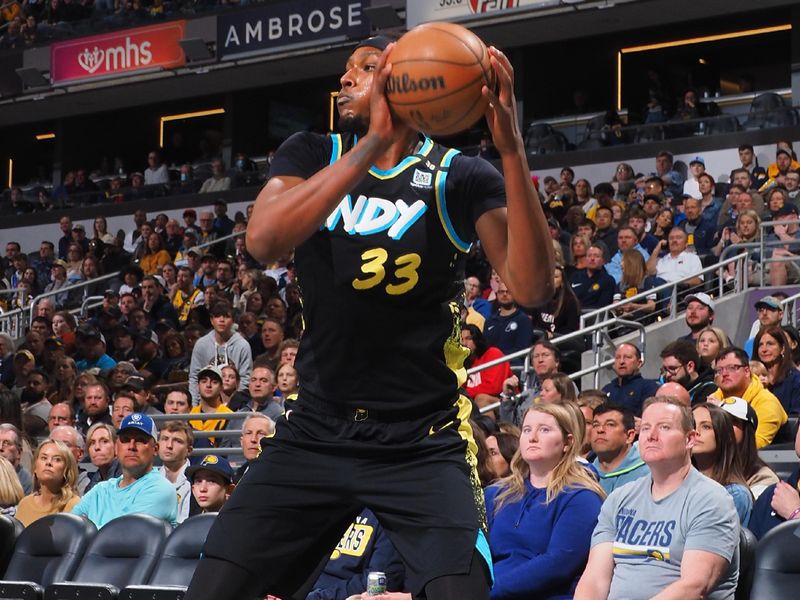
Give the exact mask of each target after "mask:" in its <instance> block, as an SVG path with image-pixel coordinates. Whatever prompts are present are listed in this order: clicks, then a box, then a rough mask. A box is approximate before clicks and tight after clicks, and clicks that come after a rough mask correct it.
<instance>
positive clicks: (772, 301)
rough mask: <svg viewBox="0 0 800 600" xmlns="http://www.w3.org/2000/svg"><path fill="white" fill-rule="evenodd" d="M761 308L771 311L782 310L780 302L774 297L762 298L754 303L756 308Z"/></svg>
mask: <svg viewBox="0 0 800 600" xmlns="http://www.w3.org/2000/svg"><path fill="white" fill-rule="evenodd" d="M762 306H763V307H765V308H771V309H772V310H783V307H782V306H781V301H780V300H778V299H777V298H776V297H775V296H764V297H763V298H761V300H759V301H758V302H756V303H755V307H756V308H761V307H762Z"/></svg>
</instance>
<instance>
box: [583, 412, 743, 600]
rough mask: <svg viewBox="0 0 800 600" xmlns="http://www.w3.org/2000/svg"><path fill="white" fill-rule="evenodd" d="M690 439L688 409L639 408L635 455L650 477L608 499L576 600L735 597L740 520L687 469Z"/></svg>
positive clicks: (715, 490) (711, 486)
mask: <svg viewBox="0 0 800 600" xmlns="http://www.w3.org/2000/svg"><path fill="white" fill-rule="evenodd" d="M696 435H697V434H696V432H695V431H694V428H693V422H692V416H691V412H690V411H689V409H688V407H683V406H682V405H680V404H678V403H677V402H676V401H673V400H671V399H668V398H665V397H660V396H659V397H656V398H654V399H649V400H648V401H647V402H645V405H644V411H643V413H642V423H641V429H640V437H639V449H640V452H641V456H642V459H643V460H644V461H645V462H646V463H647V465H648V466H649V467H650V471H651V475H650V476H649V477H642V478H641V479H638V480H636V481H634V482H631V483H629V484H627V485H625V486H622V487H621V488H618V489H617V490H615V491H614V492H613V493H612V494H611V495H610V496H609V497H608V498H607V499H606V501H605V503H604V504H603V508H602V510H601V511H600V516H599V517H598V523H597V526H596V527H595V530H594V534H593V536H592V551H591V553H590V555H589V562H588V564H587V566H586V570H585V571H584V573H583V576H582V577H581V580H580V582H579V584H578V587H577V589H576V592H575V600H585V599H594V598H603V599H605V598H608V599H610V600H615V599H616V600H622V599H625V600H639V599H643V600H644V599H646V598H653V597H654V596H656V595H658V597H659V598H660V597H661V594H660V593H661V592H665V597H667V596H668V597H670V598H672V597H681V598H700V597H703V598H711V599H713V600H723V599H725V600H728V599H731V600H732V599H733V597H734V592H735V590H736V583H737V580H738V576H739V555H738V547H739V518H738V516H737V513H736V509H735V508H734V505H733V501H732V500H731V497H730V495H729V494H728V493H727V492H726V491H725V488H723V487H722V486H721V485H719V484H717V483H716V482H714V481H712V480H711V479H709V478H707V477H705V476H704V475H702V474H700V473H699V472H698V471H696V470H695V469H694V468H693V467H692V466H691V461H690V452H691V448H692V446H694V441H695V437H696Z"/></svg>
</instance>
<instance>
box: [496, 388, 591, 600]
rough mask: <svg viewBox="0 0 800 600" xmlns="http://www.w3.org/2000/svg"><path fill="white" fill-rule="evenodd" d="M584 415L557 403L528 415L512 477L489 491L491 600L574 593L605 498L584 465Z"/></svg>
mask: <svg viewBox="0 0 800 600" xmlns="http://www.w3.org/2000/svg"><path fill="white" fill-rule="evenodd" d="M579 416H580V413H579V411H578V410H577V409H576V410H574V411H573V410H570V409H569V408H568V407H567V406H562V405H558V404H547V405H538V406H535V407H533V408H531V409H530V410H528V412H527V413H526V414H525V417H524V420H523V425H522V434H521V435H520V440H519V452H517V453H516V454H515V455H514V458H513V460H512V461H511V475H509V476H508V477H505V478H504V479H502V480H500V482H499V483H497V484H495V485H492V486H490V487H488V488H487V489H486V513H487V517H488V520H489V535H490V538H491V544H490V547H491V552H492V558H493V559H494V576H495V582H494V588H493V589H492V598H498V599H500V598H539V597H548V598H552V597H571V595H572V590H574V588H575V583H576V582H577V580H578V578H579V577H580V575H581V572H582V571H583V568H584V566H585V565H586V560H587V558H588V556H589V547H590V542H591V538H592V530H593V529H594V526H595V524H596V523H597V516H598V514H599V513H600V506H601V505H602V503H603V499H604V498H605V493H604V492H603V489H602V488H601V487H600V485H599V484H598V483H597V481H596V480H595V479H594V477H592V475H590V474H589V471H587V470H586V469H585V468H584V467H583V466H581V464H580V463H579V462H578V452H579V451H580V446H581V442H582V440H583V432H584V424H583V423H582V422H580V421H579ZM522 532H524V534H523V533H522Z"/></svg>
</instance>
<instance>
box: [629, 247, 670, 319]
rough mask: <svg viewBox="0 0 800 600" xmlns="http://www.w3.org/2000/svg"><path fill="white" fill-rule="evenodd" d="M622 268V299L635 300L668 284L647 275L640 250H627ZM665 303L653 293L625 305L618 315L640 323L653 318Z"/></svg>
mask: <svg viewBox="0 0 800 600" xmlns="http://www.w3.org/2000/svg"><path fill="white" fill-rule="evenodd" d="M621 267H622V278H621V279H620V282H619V286H618V288H617V291H618V294H619V297H620V299H625V298H633V297H634V296H636V295H638V294H642V293H644V292H647V291H649V290H652V289H653V288H656V287H658V286H660V285H663V284H665V283H666V282H665V281H664V280H663V279H660V278H658V277H653V276H650V275H648V274H647V266H646V265H645V262H644V257H643V256H642V254H641V253H640V252H639V251H638V250H634V249H630V250H625V252H623V253H622V263H621ZM659 300H660V301H661V302H659ZM665 301H666V300H665V299H663V298H659V295H658V293H657V292H652V293H650V294H648V295H647V296H645V297H644V298H642V299H640V300H637V301H636V302H628V303H627V304H623V305H622V306H621V307H620V308H619V309H618V314H619V315H620V316H621V317H624V318H626V319H629V320H632V321H640V320H643V319H646V318H647V317H651V316H652V315H653V313H655V312H656V311H657V310H658V309H659V308H660V307H661V306H660V305H663V303H664V302H665ZM647 320H648V321H649V320H651V319H647Z"/></svg>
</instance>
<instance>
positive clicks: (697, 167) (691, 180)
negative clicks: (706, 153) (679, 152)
mask: <svg viewBox="0 0 800 600" xmlns="http://www.w3.org/2000/svg"><path fill="white" fill-rule="evenodd" d="M705 172H706V161H705V159H704V158H703V157H702V156H695V157H694V158H692V159H691V160H690V161H689V174H690V175H691V176H690V177H687V178H686V181H684V182H683V193H684V195H687V196H691V197H692V198H700V186H699V185H698V181H697V180H698V177H700V175H702V174H703V173H705Z"/></svg>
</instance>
